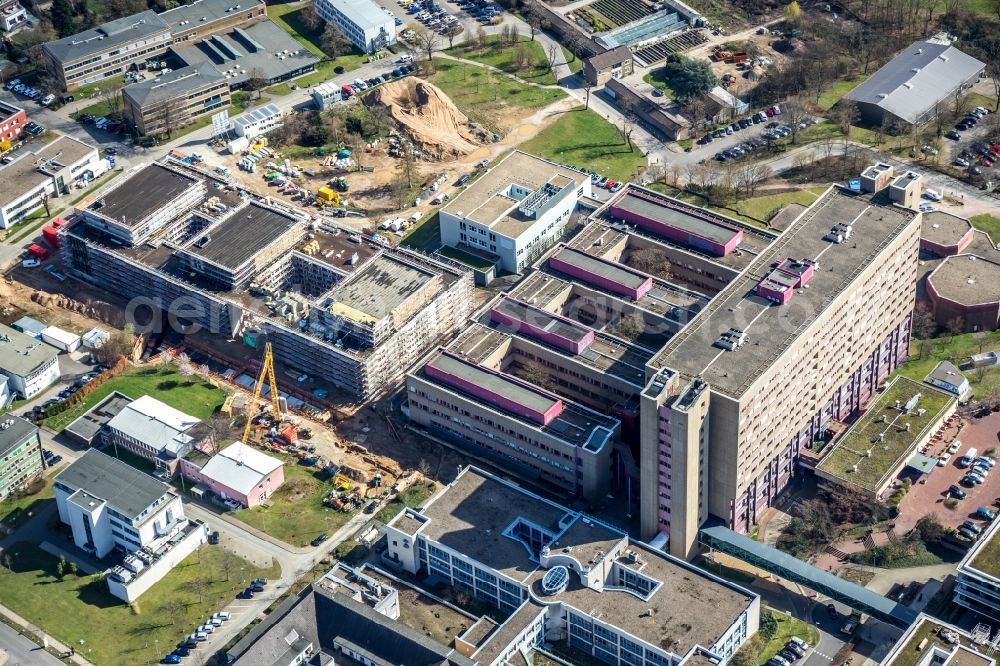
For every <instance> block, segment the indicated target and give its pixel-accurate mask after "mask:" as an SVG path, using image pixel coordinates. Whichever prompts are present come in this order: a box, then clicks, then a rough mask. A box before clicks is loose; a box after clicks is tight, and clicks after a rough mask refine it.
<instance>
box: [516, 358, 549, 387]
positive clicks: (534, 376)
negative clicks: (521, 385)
mask: <svg viewBox="0 0 1000 666" xmlns="http://www.w3.org/2000/svg"><path fill="white" fill-rule="evenodd" d="M517 376H518V377H520V378H521V379H523V380H524V381H526V382H528V383H529V384H534V385H535V386H541V387H544V386H546V385H547V384H548V383H549V371H548V370H546V369H545V367H544V366H543V365H542V364H541V363H539V362H538V361H535V360H528V361H525V362H524V363H521V364H520V368H519V372H518V373H517Z"/></svg>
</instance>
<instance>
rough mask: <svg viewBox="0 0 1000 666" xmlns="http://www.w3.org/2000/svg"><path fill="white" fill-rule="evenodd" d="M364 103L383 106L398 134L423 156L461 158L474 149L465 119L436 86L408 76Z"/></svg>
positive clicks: (474, 135)
mask: <svg viewBox="0 0 1000 666" xmlns="http://www.w3.org/2000/svg"><path fill="white" fill-rule="evenodd" d="M365 102H366V103H367V104H369V105H373V106H374V105H376V104H380V105H382V106H384V107H385V108H386V109H387V110H388V111H389V114H390V115H391V116H392V117H393V119H394V120H395V121H396V122H397V123H398V124H399V125H400V130H401V131H403V132H404V133H405V134H407V135H408V136H409V137H410V140H412V141H413V142H414V143H415V144H418V145H420V146H421V147H422V149H423V151H424V152H425V153H429V154H431V155H435V156H437V157H444V156H446V155H448V156H455V155H465V154H467V153H470V152H472V151H473V150H475V149H476V147H477V146H478V142H477V139H476V132H475V131H474V130H473V129H472V128H471V127H470V125H469V119H468V117H467V116H466V115H465V114H464V113H462V112H461V111H459V110H458V107H456V106H455V105H454V103H452V101H451V99H449V98H448V96H447V95H445V94H444V93H443V92H441V90H440V89H439V88H438V87H437V86H435V85H432V84H430V83H428V82H427V81H424V80H423V79H419V78H417V77H412V76H411V77H407V78H405V79H403V80H400V81H392V82H391V83H386V84H385V85H382V86H379V87H378V88H376V89H375V91H374V92H373V93H372V94H370V95H368V96H367V97H365Z"/></svg>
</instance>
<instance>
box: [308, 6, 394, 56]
mask: <svg viewBox="0 0 1000 666" xmlns="http://www.w3.org/2000/svg"><path fill="white" fill-rule="evenodd" d="M313 6H314V8H315V10H316V13H317V14H318V15H319V17H320V18H321V19H323V20H324V21H326V22H327V23H332V24H334V25H335V26H337V28H339V29H340V32H341V33H343V35H344V36H345V37H347V39H349V40H350V41H351V43H352V44H354V45H355V46H356V47H358V48H359V49H361V50H362V51H364V52H365V53H374V52H375V51H378V50H379V49H382V48H385V47H387V46H389V45H390V44H395V43H396V20H395V18H393V17H392V16H390V15H389V14H388V13H386V12H385V11H384V10H383V9H382V7H380V6H379V5H378V4H377V3H375V2H373V0H316V2H315V3H314V4H313Z"/></svg>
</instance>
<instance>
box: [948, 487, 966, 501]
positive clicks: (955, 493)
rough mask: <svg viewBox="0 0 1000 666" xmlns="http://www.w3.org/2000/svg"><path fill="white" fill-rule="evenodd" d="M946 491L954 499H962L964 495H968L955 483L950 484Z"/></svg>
mask: <svg viewBox="0 0 1000 666" xmlns="http://www.w3.org/2000/svg"><path fill="white" fill-rule="evenodd" d="M948 493H949V494H950V495H951V496H952V497H954V498H955V499H960V500H962V499H965V498H966V497H968V495H967V494H966V492H965V491H964V490H962V489H961V488H959V487H958V486H956V485H955V484H951V486H949V488H948Z"/></svg>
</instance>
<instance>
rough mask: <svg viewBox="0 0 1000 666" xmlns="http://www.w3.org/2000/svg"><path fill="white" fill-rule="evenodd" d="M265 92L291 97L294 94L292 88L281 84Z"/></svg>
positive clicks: (266, 89)
mask: <svg viewBox="0 0 1000 666" xmlns="http://www.w3.org/2000/svg"><path fill="white" fill-rule="evenodd" d="M264 92H266V93H267V94H269V95H279V96H284V95H291V94H292V88H291V86H289V85H288V84H287V83H279V84H278V85H276V86H271V87H270V88H265V89H264Z"/></svg>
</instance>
